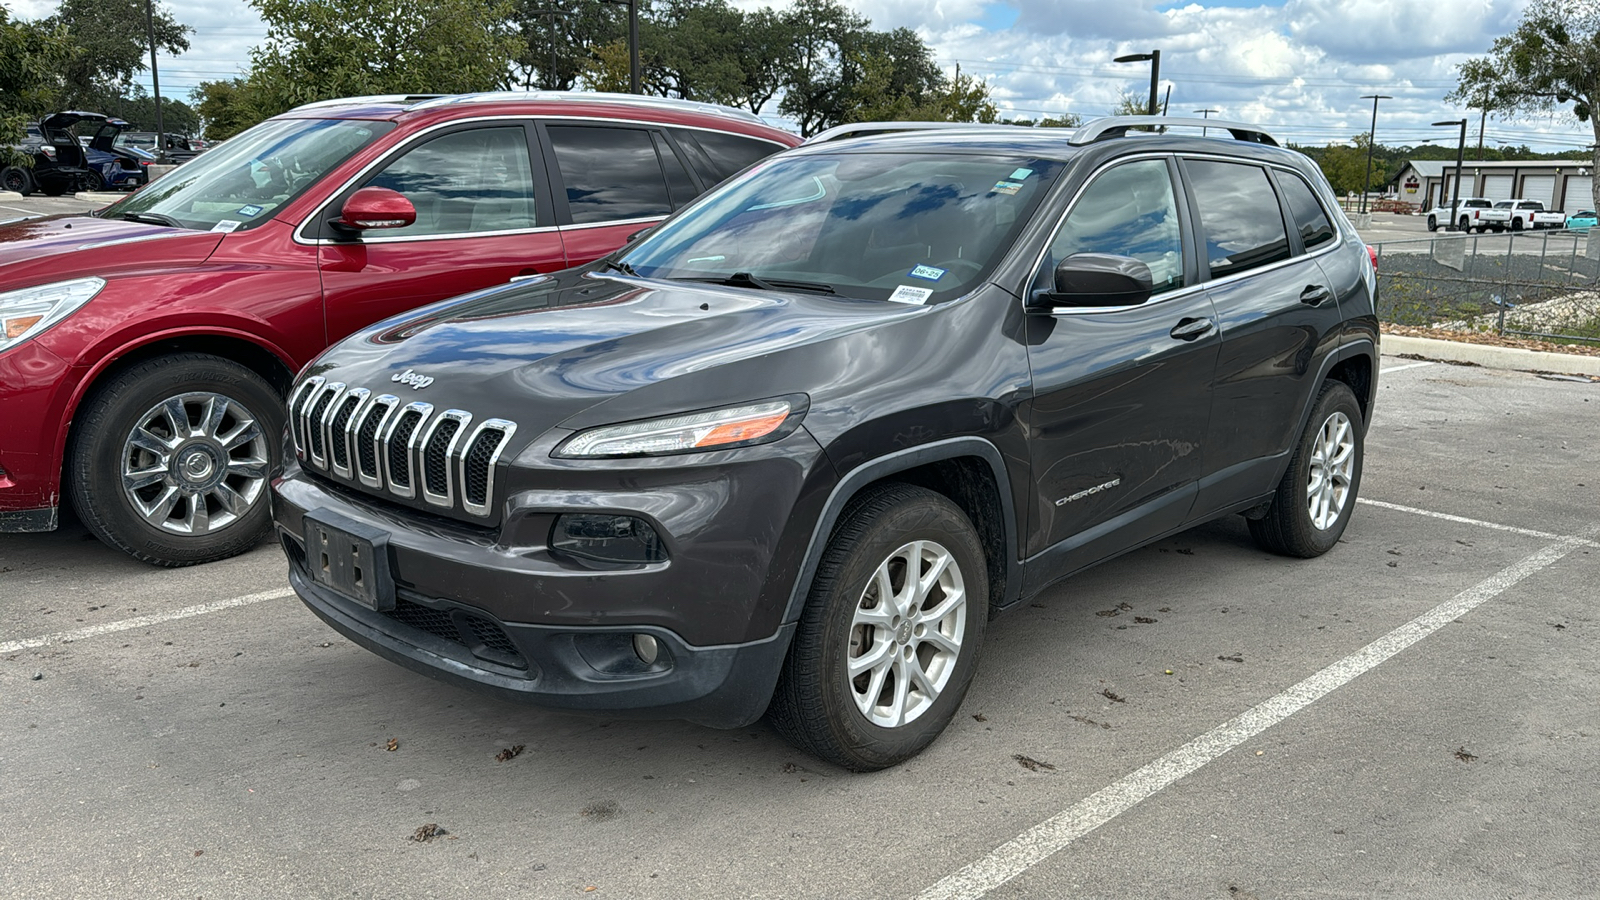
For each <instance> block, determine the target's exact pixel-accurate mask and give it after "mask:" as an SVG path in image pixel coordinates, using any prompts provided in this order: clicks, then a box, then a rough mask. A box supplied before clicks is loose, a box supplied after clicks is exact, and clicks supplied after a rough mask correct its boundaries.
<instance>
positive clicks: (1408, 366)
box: [1378, 360, 1433, 375]
mask: <svg viewBox="0 0 1600 900" xmlns="http://www.w3.org/2000/svg"><path fill="white" fill-rule="evenodd" d="M1431 365H1433V363H1432V362H1431V361H1429V360H1423V361H1422V362H1414V363H1406V364H1405V365H1403V366H1391V367H1390V368H1387V369H1379V370H1378V374H1379V375H1387V374H1389V373H1390V372H1402V371H1404V370H1406V369H1415V368H1419V367H1421V366H1431Z"/></svg>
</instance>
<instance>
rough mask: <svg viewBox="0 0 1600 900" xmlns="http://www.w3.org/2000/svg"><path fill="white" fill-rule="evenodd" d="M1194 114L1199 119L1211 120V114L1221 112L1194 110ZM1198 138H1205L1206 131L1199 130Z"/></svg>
mask: <svg viewBox="0 0 1600 900" xmlns="http://www.w3.org/2000/svg"><path fill="white" fill-rule="evenodd" d="M1195 112H1197V113H1199V114H1200V118H1202V119H1209V118H1211V114H1212V113H1214V112H1221V110H1216V109H1197V110H1195ZM1200 136H1201V137H1205V136H1206V129H1204V128H1202V129H1200Z"/></svg>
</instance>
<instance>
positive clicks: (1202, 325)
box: [1167, 318, 1217, 341]
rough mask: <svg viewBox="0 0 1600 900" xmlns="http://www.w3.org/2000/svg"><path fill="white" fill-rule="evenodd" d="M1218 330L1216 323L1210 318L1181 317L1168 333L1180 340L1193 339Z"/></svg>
mask: <svg viewBox="0 0 1600 900" xmlns="http://www.w3.org/2000/svg"><path fill="white" fill-rule="evenodd" d="M1216 330H1217V326H1216V324H1215V323H1213V322H1212V321H1211V320H1210V319H1205V318H1200V319H1179V320H1178V324H1176V325H1174V326H1172V330H1171V331H1169V332H1167V333H1168V334H1170V335H1172V336H1173V337H1175V338H1177V339H1178V340H1180V341H1192V340H1195V339H1196V338H1201V337H1204V336H1206V335H1208V334H1210V333H1211V332H1213V331H1216Z"/></svg>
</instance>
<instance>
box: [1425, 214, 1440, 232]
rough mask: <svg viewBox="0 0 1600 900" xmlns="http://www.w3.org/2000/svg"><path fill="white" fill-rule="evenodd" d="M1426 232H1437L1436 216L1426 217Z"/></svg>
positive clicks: (1437, 220) (1437, 221) (1437, 222)
mask: <svg viewBox="0 0 1600 900" xmlns="http://www.w3.org/2000/svg"><path fill="white" fill-rule="evenodd" d="M1428 230H1429V231H1438V230H1439V219H1438V217H1437V216H1429V217H1428Z"/></svg>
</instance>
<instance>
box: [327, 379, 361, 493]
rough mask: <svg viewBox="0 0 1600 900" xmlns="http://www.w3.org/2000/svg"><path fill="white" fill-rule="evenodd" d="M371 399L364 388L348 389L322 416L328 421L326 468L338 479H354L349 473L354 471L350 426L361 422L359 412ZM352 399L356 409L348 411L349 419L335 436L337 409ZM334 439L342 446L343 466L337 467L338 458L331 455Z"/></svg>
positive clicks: (354, 461)
mask: <svg viewBox="0 0 1600 900" xmlns="http://www.w3.org/2000/svg"><path fill="white" fill-rule="evenodd" d="M371 397H372V392H371V391H369V390H367V389H366V388H359V387H358V388H350V389H349V390H347V391H345V392H344V395H343V396H341V397H340V398H339V399H337V400H335V401H333V403H332V404H330V405H329V406H328V414H327V415H326V416H324V418H326V419H327V420H328V437H327V442H328V466H329V468H331V469H332V470H333V474H335V475H338V476H339V477H340V478H353V477H354V476H353V475H352V474H351V473H352V472H354V471H355V468H356V460H355V455H354V454H353V453H351V448H352V441H351V440H350V432H351V430H352V429H351V425H353V424H354V423H356V422H359V421H361V410H362V409H364V408H366V405H367V401H368V400H369V399H371ZM352 398H354V399H355V401H356V408H355V409H353V410H351V411H350V418H349V419H347V420H346V421H345V424H344V428H343V429H342V430H340V432H339V433H338V434H337V435H336V434H334V431H333V422H334V420H335V419H337V418H339V408H340V407H342V406H344V405H345V403H347V402H348V401H349V400H351V399H352ZM335 438H337V439H338V440H339V441H340V442H341V443H343V444H344V459H345V463H346V464H345V465H343V466H340V465H339V458H338V457H337V456H335V455H334V453H333V441H334V439H335Z"/></svg>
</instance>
